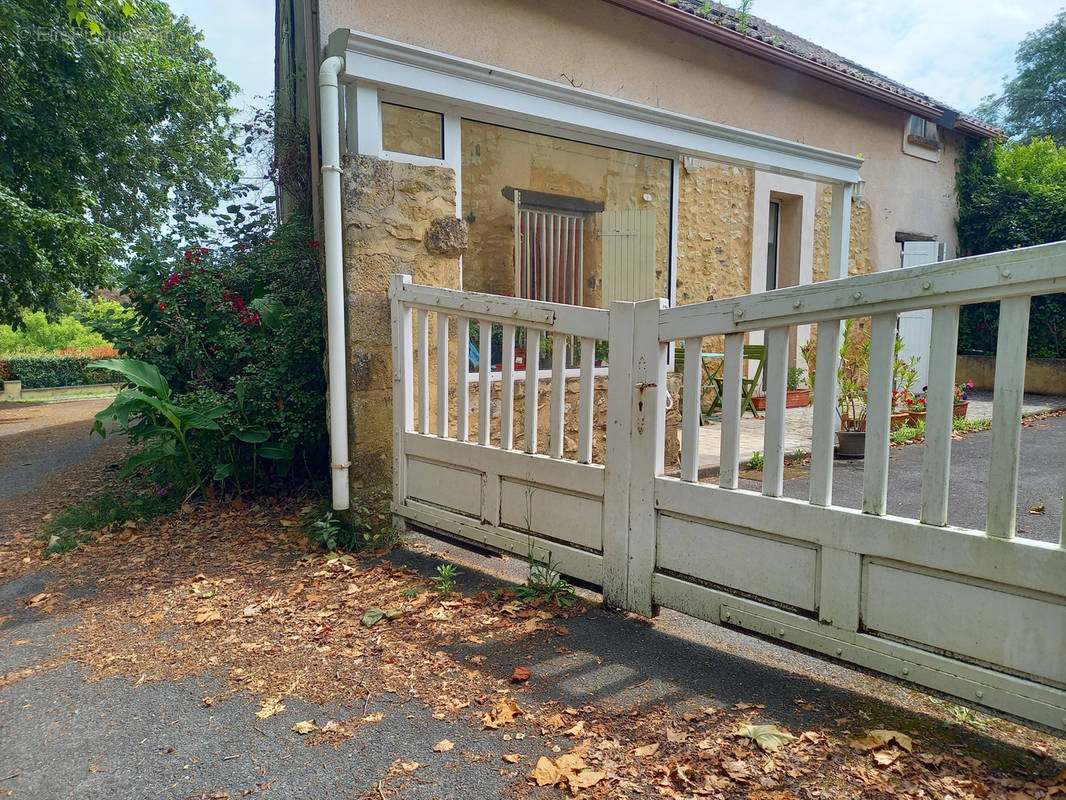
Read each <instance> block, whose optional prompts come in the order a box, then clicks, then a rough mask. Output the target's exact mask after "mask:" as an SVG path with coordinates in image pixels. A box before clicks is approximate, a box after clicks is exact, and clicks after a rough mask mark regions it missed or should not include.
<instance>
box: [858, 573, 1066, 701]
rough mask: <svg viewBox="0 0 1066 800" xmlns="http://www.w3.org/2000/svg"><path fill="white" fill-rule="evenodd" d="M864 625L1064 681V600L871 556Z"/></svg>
mask: <svg viewBox="0 0 1066 800" xmlns="http://www.w3.org/2000/svg"><path fill="white" fill-rule="evenodd" d="M863 588H864V591H863V594H864V603H863V615H862V619H863V627H864V629H865V630H867V631H869V632H871V633H875V634H877V635H885V636H891V637H894V638H898V639H900V640H904V641H907V642H910V643H912V644H914V645H915V646H917V647H921V648H923V649H929V650H933V651H934V652H943V653H950V654H953V655H956V656H958V657H960V658H962V659H965V660H969V661H974V662H975V663H980V664H984V665H996V666H999V667H1001V668H1003V669H1005V670H1007V671H1009V672H1013V673H1015V674H1021V675H1023V676H1028V677H1034V678H1038V679H1043V680H1046V681H1049V682H1052V683H1055V684H1057V685H1059V686H1066V682H1064V676H1066V604H1064V603H1066V598H1064V597H1062V596H1061V595H1060V596H1058V597H1055V596H1052V595H1047V594H1035V593H1029V592H1025V591H1024V590H1022V589H1019V588H1016V587H1011V586H1004V585H1003V584H994V583H990V582H983V581H982V582H974V581H972V580H968V579H966V578H965V577H963V576H959V575H950V574H936V573H931V572H929V571H927V570H923V569H921V568H920V567H916V566H914V565H907V564H886V563H882V562H879V561H874V560H870V561H868V562H867V564H866V568H865V577H864V580H863Z"/></svg>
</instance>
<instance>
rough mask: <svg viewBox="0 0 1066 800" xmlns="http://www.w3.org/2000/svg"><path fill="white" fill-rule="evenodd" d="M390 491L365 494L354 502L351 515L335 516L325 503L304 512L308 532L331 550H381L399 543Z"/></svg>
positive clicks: (316, 540) (305, 527) (338, 514)
mask: <svg viewBox="0 0 1066 800" xmlns="http://www.w3.org/2000/svg"><path fill="white" fill-rule="evenodd" d="M390 496H391V495H390V493H389V492H388V491H387V490H376V491H371V492H365V493H363V494H360V495H357V496H355V497H353V498H352V503H351V507H350V508H349V509H348V510H347V511H342V512H336V513H335V512H333V511H331V510H330V509H329V508H328V506H327V505H326V504H325V503H319V504H317V505H314V506H308V507H307V508H306V509H304V532H305V533H306V534H307V537H308V538H309V539H310V540H311V541H313V542H318V543H319V544H321V545H322V546H323V547H325V548H326V549H327V550H330V551H334V550H344V551H352V550H361V549H364V548H369V549H372V550H380V549H383V548H388V547H391V546H392V545H394V544H396V543H397V541H398V540H399V537H398V535H397V532H396V529H395V528H393V527H392V515H391V514H390V512H389V500H390Z"/></svg>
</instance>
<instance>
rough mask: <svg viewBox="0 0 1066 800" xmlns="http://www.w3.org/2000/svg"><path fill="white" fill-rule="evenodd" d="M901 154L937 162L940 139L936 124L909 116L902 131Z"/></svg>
mask: <svg viewBox="0 0 1066 800" xmlns="http://www.w3.org/2000/svg"><path fill="white" fill-rule="evenodd" d="M903 152H904V153H907V154H908V155H912V156H917V157H918V158H924V159H926V160H927V161H939V160H940V138H939V134H938V130H937V124H936V123H935V122H933V121H931V120H928V119H925V118H923V117H919V116H918V115H916V114H911V116H910V118H909V119H908V120H907V127H906V129H905V130H904V131H903Z"/></svg>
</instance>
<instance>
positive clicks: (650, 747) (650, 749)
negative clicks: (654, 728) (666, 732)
mask: <svg viewBox="0 0 1066 800" xmlns="http://www.w3.org/2000/svg"><path fill="white" fill-rule="evenodd" d="M658 749H659V743H658V742H653V743H652V744H646V745H642V746H641V747H638V748H636V749H635V750H634V751H633V755H635V756H637V757H638V758H643V757H644V756H653V755H655V753H656V751H657V750H658Z"/></svg>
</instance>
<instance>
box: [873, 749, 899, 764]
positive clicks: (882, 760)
mask: <svg viewBox="0 0 1066 800" xmlns="http://www.w3.org/2000/svg"><path fill="white" fill-rule="evenodd" d="M873 756H874V763H875V764H877V765H878V766H879V767H887V766H889V765H890V764H894V763H896V759H897V758H899V756H900V751H899V750H897V749H896V748H895V747H893V748H892V749H891V750H876V751H874V754H873Z"/></svg>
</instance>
